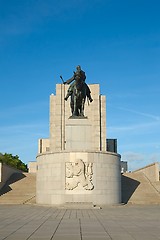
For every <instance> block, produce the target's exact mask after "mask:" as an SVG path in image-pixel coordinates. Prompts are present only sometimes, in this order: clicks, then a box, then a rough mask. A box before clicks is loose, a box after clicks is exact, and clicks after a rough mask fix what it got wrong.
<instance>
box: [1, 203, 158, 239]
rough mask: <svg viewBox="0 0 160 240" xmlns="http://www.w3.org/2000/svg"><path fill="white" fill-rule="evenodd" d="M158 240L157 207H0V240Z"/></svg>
mask: <svg viewBox="0 0 160 240" xmlns="http://www.w3.org/2000/svg"><path fill="white" fill-rule="evenodd" d="M4 239H6V240H38V239H39V240H109V239H111V240H143V239H144V240H160V205H152V206H151V205H146V206H144V205H143V206H142V205H141V206H137V205H124V206H114V207H106V208H103V209H77V210H76V209H57V208H54V207H46V206H36V205H0V240H4Z"/></svg>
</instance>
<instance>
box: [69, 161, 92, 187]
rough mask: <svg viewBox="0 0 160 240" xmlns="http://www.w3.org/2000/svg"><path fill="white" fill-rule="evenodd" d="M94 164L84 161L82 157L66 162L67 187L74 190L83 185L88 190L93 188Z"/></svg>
mask: <svg viewBox="0 0 160 240" xmlns="http://www.w3.org/2000/svg"><path fill="white" fill-rule="evenodd" d="M92 166H93V163H84V162H83V161H82V159H77V160H76V161H75V162H69V163H66V189H67V190H73V189H74V188H76V187H78V185H81V186H82V187H83V188H84V189H86V190H92V189H93V188H94V186H93V183H92V175H93V170H92Z"/></svg>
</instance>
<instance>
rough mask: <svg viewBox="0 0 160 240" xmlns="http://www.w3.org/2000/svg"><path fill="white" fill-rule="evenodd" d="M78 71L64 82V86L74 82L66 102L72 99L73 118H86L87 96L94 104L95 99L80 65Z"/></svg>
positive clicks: (69, 89)
mask: <svg viewBox="0 0 160 240" xmlns="http://www.w3.org/2000/svg"><path fill="white" fill-rule="evenodd" d="M76 69H77V70H76V72H74V75H73V77H72V78H70V79H68V80H67V81H65V82H63V83H64V84H70V83H71V82H73V81H74V82H73V83H72V84H71V85H70V86H69V88H68V91H67V95H66V97H65V100H66V101H67V99H68V98H69V96H70V97H71V103H70V105H71V111H72V116H84V104H85V99H86V96H87V97H88V99H89V101H90V102H92V101H93V99H92V97H91V91H90V89H89V87H88V85H87V84H86V83H85V80H86V75H85V72H84V71H82V69H81V67H80V66H79V65H78V66H77V67H76ZM61 78H62V77H61Z"/></svg>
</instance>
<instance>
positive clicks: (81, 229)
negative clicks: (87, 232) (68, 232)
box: [79, 218, 83, 240]
mask: <svg viewBox="0 0 160 240" xmlns="http://www.w3.org/2000/svg"><path fill="white" fill-rule="evenodd" d="M79 227H80V237H81V240H82V239H83V238H82V226H81V219H80V218H79Z"/></svg>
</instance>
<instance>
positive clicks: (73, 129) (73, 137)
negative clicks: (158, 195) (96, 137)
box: [65, 118, 93, 151]
mask: <svg viewBox="0 0 160 240" xmlns="http://www.w3.org/2000/svg"><path fill="white" fill-rule="evenodd" d="M65 144H66V147H65V150H68V151H74V150H81V151H86V150H88V151H89V150H93V146H92V145H93V144H92V125H91V123H90V121H89V120H88V118H69V119H68V120H67V122H66V142H65Z"/></svg>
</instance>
